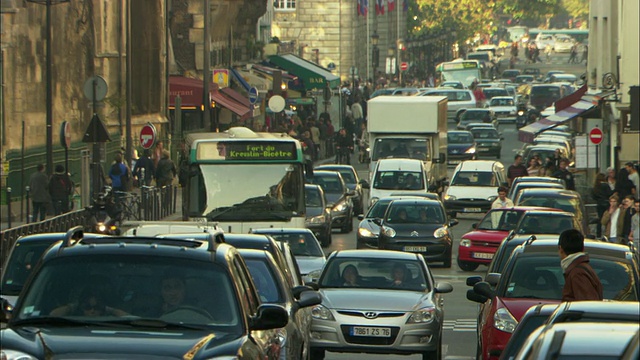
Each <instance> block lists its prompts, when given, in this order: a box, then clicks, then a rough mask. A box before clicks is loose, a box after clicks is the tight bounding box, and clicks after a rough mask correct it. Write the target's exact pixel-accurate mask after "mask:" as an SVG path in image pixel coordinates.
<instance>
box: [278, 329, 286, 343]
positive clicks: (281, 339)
mask: <svg viewBox="0 0 640 360" xmlns="http://www.w3.org/2000/svg"><path fill="white" fill-rule="evenodd" d="M276 341H277V342H278V344H279V345H280V346H281V347H283V348H284V347H285V345H287V329H285V328H280V329H278V330H277V333H276Z"/></svg>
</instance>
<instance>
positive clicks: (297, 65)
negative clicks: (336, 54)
mask: <svg viewBox="0 0 640 360" xmlns="http://www.w3.org/2000/svg"><path fill="white" fill-rule="evenodd" d="M269 62H271V63H272V64H275V65H277V66H279V67H281V68H283V69H285V70H287V71H288V72H290V73H293V74H295V75H297V76H298V77H299V78H300V79H302V82H303V83H304V88H305V89H306V90H311V89H324V87H325V84H326V83H328V84H329V87H331V88H336V87H338V86H340V77H338V76H337V75H334V74H332V73H331V72H330V71H329V70H327V69H325V68H323V67H321V66H318V65H317V64H315V63H312V62H311V61H307V60H305V59H303V58H301V57H298V56H295V55H292V54H286V55H273V56H271V57H269Z"/></svg>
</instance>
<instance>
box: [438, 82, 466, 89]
mask: <svg viewBox="0 0 640 360" xmlns="http://www.w3.org/2000/svg"><path fill="white" fill-rule="evenodd" d="M438 87H445V88H453V89H466V88H467V87H466V86H464V84H463V83H462V81H443V82H442V83H441V84H440V85H438Z"/></svg>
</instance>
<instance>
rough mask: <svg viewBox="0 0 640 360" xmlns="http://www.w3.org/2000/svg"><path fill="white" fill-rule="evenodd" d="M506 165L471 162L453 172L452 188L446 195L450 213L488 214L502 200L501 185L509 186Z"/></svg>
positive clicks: (489, 161)
mask: <svg viewBox="0 0 640 360" xmlns="http://www.w3.org/2000/svg"><path fill="white" fill-rule="evenodd" d="M506 181H507V175H506V173H505V170H504V165H503V164H502V163H501V162H499V161H494V160H468V161H463V162H462V163H460V164H459V165H458V166H457V167H456V169H455V170H454V171H453V176H452V177H451V182H450V184H449V187H448V188H447V189H446V190H445V192H444V194H443V197H442V198H443V199H444V205H445V207H446V209H447V213H449V215H450V216H452V217H455V215H456V213H458V212H462V213H484V212H487V211H489V209H490V208H491V203H493V201H494V200H495V199H496V198H497V197H498V186H501V185H503V184H505V183H506Z"/></svg>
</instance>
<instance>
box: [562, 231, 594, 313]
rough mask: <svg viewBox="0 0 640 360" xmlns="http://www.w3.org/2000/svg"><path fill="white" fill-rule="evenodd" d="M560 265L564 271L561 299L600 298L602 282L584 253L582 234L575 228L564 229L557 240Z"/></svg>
mask: <svg viewBox="0 0 640 360" xmlns="http://www.w3.org/2000/svg"><path fill="white" fill-rule="evenodd" d="M558 253H559V254H560V265H561V266H562V270H563V272H564V288H563V289H562V301H579V300H602V298H603V296H602V283H601V282H600V279H598V275H596V273H595V272H594V271H593V269H592V268H591V266H590V265H589V255H587V254H585V253H584V236H583V235H582V233H581V232H580V231H578V230H576V229H569V230H565V231H563V232H562V234H560V239H559V240H558Z"/></svg>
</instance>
